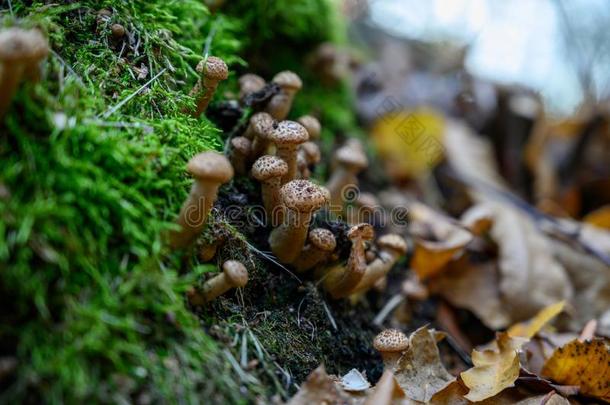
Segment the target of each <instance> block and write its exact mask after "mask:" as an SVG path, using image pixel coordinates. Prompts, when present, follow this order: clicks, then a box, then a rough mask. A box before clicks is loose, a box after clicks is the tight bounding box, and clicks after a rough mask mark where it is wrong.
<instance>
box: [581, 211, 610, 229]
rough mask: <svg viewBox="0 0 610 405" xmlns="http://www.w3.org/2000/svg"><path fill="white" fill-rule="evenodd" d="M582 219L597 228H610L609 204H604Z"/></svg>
mask: <svg viewBox="0 0 610 405" xmlns="http://www.w3.org/2000/svg"><path fill="white" fill-rule="evenodd" d="M582 220H583V222H586V223H587V224H591V225H594V226H596V227H598V228H603V229H608V230H610V205H604V206H603V207H601V208H598V209H596V210H595V211H593V212H590V213H588V214H587V215H586V216H585V217H584V218H583V219H582Z"/></svg>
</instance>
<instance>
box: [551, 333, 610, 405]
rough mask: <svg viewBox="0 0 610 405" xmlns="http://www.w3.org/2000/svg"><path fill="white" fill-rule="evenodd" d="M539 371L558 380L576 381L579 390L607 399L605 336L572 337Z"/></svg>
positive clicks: (609, 372)
mask: <svg viewBox="0 0 610 405" xmlns="http://www.w3.org/2000/svg"><path fill="white" fill-rule="evenodd" d="M542 375H543V376H545V377H548V378H550V379H552V380H554V381H556V382H558V383H560V384H564V385H578V386H579V387H580V393H581V394H583V395H587V396H591V397H595V398H599V399H602V400H604V401H606V402H610V345H609V344H608V341H607V340H605V339H593V340H588V341H585V342H581V341H579V340H573V341H571V342H570V343H568V344H566V345H565V346H562V347H560V348H558V349H556V350H555V352H554V353H553V355H552V356H551V358H550V359H548V360H547V361H546V363H545V364H544V367H543V368H542Z"/></svg>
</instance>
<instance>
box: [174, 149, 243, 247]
mask: <svg viewBox="0 0 610 405" xmlns="http://www.w3.org/2000/svg"><path fill="white" fill-rule="evenodd" d="M187 170H188V172H189V173H191V175H192V176H193V177H194V178H195V182H194V183H193V186H192V187H191V192H190V193H189V196H188V198H187V199H186V201H185V202H184V204H183V205H182V209H181V210H180V214H179V216H178V220H177V222H178V225H180V228H181V229H180V230H177V231H173V232H171V233H170V236H169V244H170V246H171V247H173V248H183V247H186V246H188V245H189V244H190V243H192V242H193V240H194V239H195V238H196V237H197V235H198V234H199V233H200V232H201V230H202V229H203V227H204V226H205V223H206V220H207V217H208V214H209V213H210V210H211V209H212V206H213V205H214V202H215V201H216V197H217V194H218V188H219V187H220V185H221V184H223V183H226V182H227V181H229V180H231V179H232V178H233V167H232V166H231V164H230V163H229V161H228V160H227V158H226V157H225V156H224V155H221V154H220V153H218V152H203V153H199V154H198V155H195V156H194V157H193V158H192V159H191V160H189V162H188V165H187Z"/></svg>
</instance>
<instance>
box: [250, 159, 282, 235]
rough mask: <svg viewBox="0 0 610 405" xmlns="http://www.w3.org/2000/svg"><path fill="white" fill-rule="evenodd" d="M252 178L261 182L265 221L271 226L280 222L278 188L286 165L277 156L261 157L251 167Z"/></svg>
mask: <svg viewBox="0 0 610 405" xmlns="http://www.w3.org/2000/svg"><path fill="white" fill-rule="evenodd" d="M251 172H252V177H254V178H255V179H256V180H258V181H260V182H261V192H262V197H263V205H264V206H265V212H266V213H267V219H268V220H271V222H272V223H273V224H279V223H281V222H282V218H283V215H282V212H280V211H281V208H282V207H281V205H280V202H281V201H280V200H281V198H280V186H281V180H282V176H284V175H285V174H286V173H287V172H288V165H287V164H286V162H284V161H283V160H282V159H280V158H279V157H277V156H271V155H265V156H261V157H260V158H258V159H257V160H256V162H254V165H252V171H251Z"/></svg>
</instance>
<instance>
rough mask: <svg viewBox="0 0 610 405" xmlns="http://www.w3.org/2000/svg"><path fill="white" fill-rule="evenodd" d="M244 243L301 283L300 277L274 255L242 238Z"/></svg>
mask: <svg viewBox="0 0 610 405" xmlns="http://www.w3.org/2000/svg"><path fill="white" fill-rule="evenodd" d="M244 243H245V244H246V245H247V246H248V248H249V249H250V250H252V251H253V252H254V253H256V254H258V255H259V256H262V257H263V258H265V259H266V260H268V261H270V262H271V263H273V264H275V265H276V266H278V267H280V268H282V269H283V270H285V271H286V272H287V273H288V274H290V275H291V276H292V277H293V278H294V279H295V280H297V281H298V282H299V283H302V282H303V281H301V279H300V278H299V277H297V275H296V274H294V273H293V272H291V271H290V270H288V269H287V268H286V267H284V266H283V265H282V264H281V263H280V262H278V261H277V260H275V257H274V256H273V255H271V254H269V253H265V252H263V251H262V250H260V249H257V248H256V246H254V245H252V244H251V243H250V242H248V241H247V240H244Z"/></svg>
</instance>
